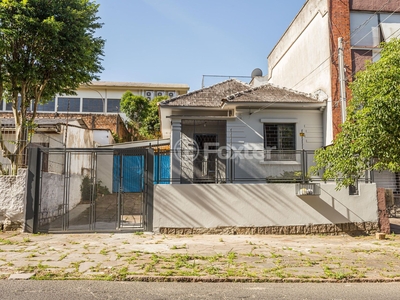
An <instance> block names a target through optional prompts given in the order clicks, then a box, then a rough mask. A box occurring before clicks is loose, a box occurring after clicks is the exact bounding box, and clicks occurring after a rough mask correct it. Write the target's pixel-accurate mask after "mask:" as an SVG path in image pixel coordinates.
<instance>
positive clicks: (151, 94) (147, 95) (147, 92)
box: [144, 91, 154, 100]
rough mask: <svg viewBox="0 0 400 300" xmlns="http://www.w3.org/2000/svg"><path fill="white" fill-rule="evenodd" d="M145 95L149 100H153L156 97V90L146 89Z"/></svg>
mask: <svg viewBox="0 0 400 300" xmlns="http://www.w3.org/2000/svg"><path fill="white" fill-rule="evenodd" d="M144 96H145V97H146V98H147V100H153V98H154V91H145V92H144Z"/></svg>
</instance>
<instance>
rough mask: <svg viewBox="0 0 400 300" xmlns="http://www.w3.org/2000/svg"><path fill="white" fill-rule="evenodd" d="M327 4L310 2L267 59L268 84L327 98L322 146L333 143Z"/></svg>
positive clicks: (314, 0) (315, 1) (318, 0)
mask: <svg viewBox="0 0 400 300" xmlns="http://www.w3.org/2000/svg"><path fill="white" fill-rule="evenodd" d="M330 55H331V52H330V41H329V14H328V1H321V0H309V1H307V3H306V4H305V6H304V7H303V8H302V10H301V11H300V12H299V14H298V15H297V16H296V18H295V19H294V21H293V22H292V24H291V25H290V26H289V28H288V29H287V31H286V32H285V33H284V34H283V36H282V37H281V39H280V40H279V42H278V43H277V44H276V46H275V48H274V49H273V50H272V51H271V53H270V54H269V56H268V79H269V82H271V83H274V84H276V85H279V86H283V87H287V88H290V89H294V90H297V91H301V92H305V93H314V92H316V91H318V90H322V91H323V92H324V93H325V94H326V95H328V102H327V111H326V112H325V113H326V118H327V120H326V124H327V127H326V130H325V132H326V134H325V144H329V143H330V142H331V141H332V137H333V136H332V117H331V115H332V113H331V106H332V102H331V73H330V72H331V70H330V64H331V59H330Z"/></svg>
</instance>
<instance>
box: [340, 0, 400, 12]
mask: <svg viewBox="0 0 400 300" xmlns="http://www.w3.org/2000/svg"><path fill="white" fill-rule="evenodd" d="M335 2H339V1H335ZM399 7H400V0H388V1H387V0H350V9H351V10H362V11H374V12H375V11H382V12H393V11H396V10H398V9H399Z"/></svg>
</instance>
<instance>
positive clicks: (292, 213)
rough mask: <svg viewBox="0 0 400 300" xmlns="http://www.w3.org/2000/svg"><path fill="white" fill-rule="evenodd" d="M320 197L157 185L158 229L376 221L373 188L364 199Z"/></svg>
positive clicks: (279, 187)
mask: <svg viewBox="0 0 400 300" xmlns="http://www.w3.org/2000/svg"><path fill="white" fill-rule="evenodd" d="M321 190H322V191H321V196H320V197H315V196H313V197H310V196H307V197H304V199H301V198H299V197H297V196H296V194H295V184H244V185H241V184H222V185H217V184H210V185H196V184H190V185H156V186H155V191H154V223H153V224H154V230H155V231H156V232H157V231H158V230H159V228H160V227H170V228H195V227H202V228H213V227H218V226H244V227H250V226H275V225H277V226H289V225H309V224H333V223H334V224H340V223H348V222H377V221H378V206H377V198H376V185H375V184H360V195H358V196H349V192H348V190H347V189H343V190H341V191H336V190H335V184H334V183H327V184H321Z"/></svg>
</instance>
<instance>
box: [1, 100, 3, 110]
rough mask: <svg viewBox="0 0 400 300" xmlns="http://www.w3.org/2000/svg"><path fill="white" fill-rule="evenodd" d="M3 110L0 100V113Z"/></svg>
mask: <svg viewBox="0 0 400 300" xmlns="http://www.w3.org/2000/svg"><path fill="white" fill-rule="evenodd" d="M2 110H3V100H0V111H2Z"/></svg>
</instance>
